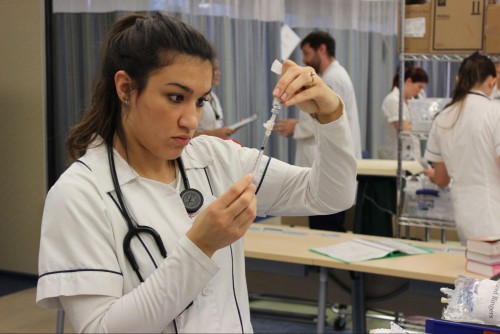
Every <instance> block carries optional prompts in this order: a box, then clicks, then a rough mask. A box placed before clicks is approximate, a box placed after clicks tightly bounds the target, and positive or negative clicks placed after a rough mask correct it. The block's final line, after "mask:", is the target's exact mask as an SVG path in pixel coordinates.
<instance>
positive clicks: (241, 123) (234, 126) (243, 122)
mask: <svg viewBox="0 0 500 334" xmlns="http://www.w3.org/2000/svg"><path fill="white" fill-rule="evenodd" d="M256 120H257V114H253V115H252V116H250V117H247V118H244V119H242V120H241V121H239V122H236V123H234V124H231V125H230V126H228V128H230V129H233V130H237V129H239V128H241V127H242V126H245V125H247V124H248V123H251V122H253V121H256Z"/></svg>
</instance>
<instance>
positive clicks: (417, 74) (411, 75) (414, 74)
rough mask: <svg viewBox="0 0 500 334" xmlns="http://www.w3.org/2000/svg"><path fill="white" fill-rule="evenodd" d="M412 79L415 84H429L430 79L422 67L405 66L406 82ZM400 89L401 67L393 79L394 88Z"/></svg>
mask: <svg viewBox="0 0 500 334" xmlns="http://www.w3.org/2000/svg"><path fill="white" fill-rule="evenodd" d="M408 79H411V81H413V82H425V83H428V82H429V77H428V76H427V72H425V70H424V69H423V68H421V67H417V66H405V81H406V80H408ZM394 87H398V88H399V67H398V70H397V71H396V74H394V77H393V78H392V88H394Z"/></svg>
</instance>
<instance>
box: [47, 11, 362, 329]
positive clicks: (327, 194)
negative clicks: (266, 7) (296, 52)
mask: <svg viewBox="0 0 500 334" xmlns="http://www.w3.org/2000/svg"><path fill="white" fill-rule="evenodd" d="M214 59H215V52H214V49H213V47H212V46H211V45H210V43H209V42H208V41H207V40H206V39H205V38H204V37H203V35H201V34H200V33H199V32H197V31H196V30H194V29H193V28H191V27H190V26H188V25H186V24H184V23H182V22H180V21H178V20H176V19H174V18H171V17H168V16H164V15H162V14H158V13H156V14H154V15H153V16H151V17H145V16H143V15H130V16H127V17H124V18H122V19H120V20H119V21H117V22H116V23H115V24H114V25H113V27H112V28H111V30H110V32H109V34H108V36H107V39H106V42H105V44H104V49H103V52H102V60H101V68H100V72H99V75H98V78H97V81H96V85H95V86H94V90H93V96H92V100H91V101H92V103H91V105H90V107H89V108H88V109H87V110H86V112H85V113H84V115H83V117H82V120H81V121H80V123H79V124H77V125H76V126H75V127H74V128H73V129H72V130H71V132H70V134H69V137H68V140H67V147H68V153H69V156H70V157H71V160H72V161H73V163H72V164H71V165H70V166H69V168H68V169H67V170H66V171H65V173H64V174H63V175H61V177H60V178H59V180H58V181H57V182H56V184H55V185H54V186H53V187H52V188H51V189H50V191H49V193H48V195H47V198H46V203H45V208H44V213H43V221H42V231H41V242H40V254H39V280H38V288H37V303H38V305H40V306H43V307H49V308H63V309H64V310H65V311H66V315H67V317H68V319H69V320H70V322H71V324H72V326H73V328H74V329H75V330H76V331H77V332H120V333H125V332H134V333H138V332H147V333H154V332H169V333H215V332H219V333H250V332H252V325H251V322H250V311H249V305H248V292H247V287H246V280H245V263H244V248H243V240H242V237H243V235H244V234H245V232H246V230H247V229H248V227H249V226H250V225H251V224H252V222H253V220H254V218H255V216H256V215H260V216H265V215H266V214H271V215H276V216H280V215H311V214H330V213H334V212H338V211H342V210H345V209H347V208H349V207H350V206H351V205H352V204H353V201H354V194H355V179H356V161H355V159H354V154H353V145H352V140H351V137H350V133H349V124H348V122H347V118H346V116H345V112H344V107H343V105H342V102H341V100H340V99H339V97H338V96H337V95H336V94H335V93H334V92H333V91H332V90H331V89H330V88H328V86H327V85H326V84H325V83H324V82H323V81H322V80H321V78H318V76H317V75H315V73H314V71H313V69H312V68H310V67H300V66H298V65H296V64H295V63H293V62H292V61H288V60H287V61H285V62H284V63H283V68H282V76H281V78H280V79H279V81H278V83H277V85H276V86H275V89H274V91H273V96H274V97H275V98H278V99H279V100H280V102H281V104H282V105H284V106H291V105H297V106H299V107H300V108H301V110H304V111H305V112H308V113H310V114H311V115H312V116H313V122H314V129H315V132H316V133H315V136H316V138H317V140H318V142H319V144H318V145H317V147H318V152H317V159H318V163H316V164H315V165H314V167H313V168H304V167H297V166H291V165H288V164H286V163H284V162H281V161H279V160H274V159H271V158H270V157H264V158H263V159H262V165H261V166H259V168H258V171H257V172H256V175H252V174H251V173H252V170H253V167H254V165H255V162H256V161H257V158H258V154H259V151H258V150H256V149H250V148H244V147H241V146H239V145H238V144H236V143H235V142H233V141H224V140H221V139H220V138H217V137H213V136H199V137H196V138H193V136H194V133H195V130H196V128H197V127H198V122H199V120H200V117H201V111H202V107H203V104H204V103H205V101H206V99H207V96H208V95H209V94H210V91H211V81H212V80H211V79H212V75H213V61H214Z"/></svg>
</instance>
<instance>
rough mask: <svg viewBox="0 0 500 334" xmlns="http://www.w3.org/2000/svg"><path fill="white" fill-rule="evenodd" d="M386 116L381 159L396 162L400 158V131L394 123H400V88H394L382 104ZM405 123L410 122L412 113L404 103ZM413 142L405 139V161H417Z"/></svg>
mask: <svg viewBox="0 0 500 334" xmlns="http://www.w3.org/2000/svg"><path fill="white" fill-rule="evenodd" d="M382 113H383V115H384V119H385V122H384V126H383V138H382V147H381V148H380V149H379V157H380V159H388V160H396V159H397V158H398V130H396V129H395V128H394V124H392V123H393V122H399V88H397V87H394V88H393V89H392V91H391V92H390V93H389V94H388V95H387V96H386V97H385V98H384V101H383V102H382ZM403 121H407V122H410V112H409V110H408V106H407V104H406V103H403ZM412 147H413V146H412V142H410V141H409V140H407V139H406V138H403V151H402V159H403V160H415V157H414V155H413V152H412Z"/></svg>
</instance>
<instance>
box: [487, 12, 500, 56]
mask: <svg viewBox="0 0 500 334" xmlns="http://www.w3.org/2000/svg"><path fill="white" fill-rule="evenodd" d="M485 21H486V22H485V26H484V51H485V52H486V53H487V54H500V5H488V6H486V20H485Z"/></svg>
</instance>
